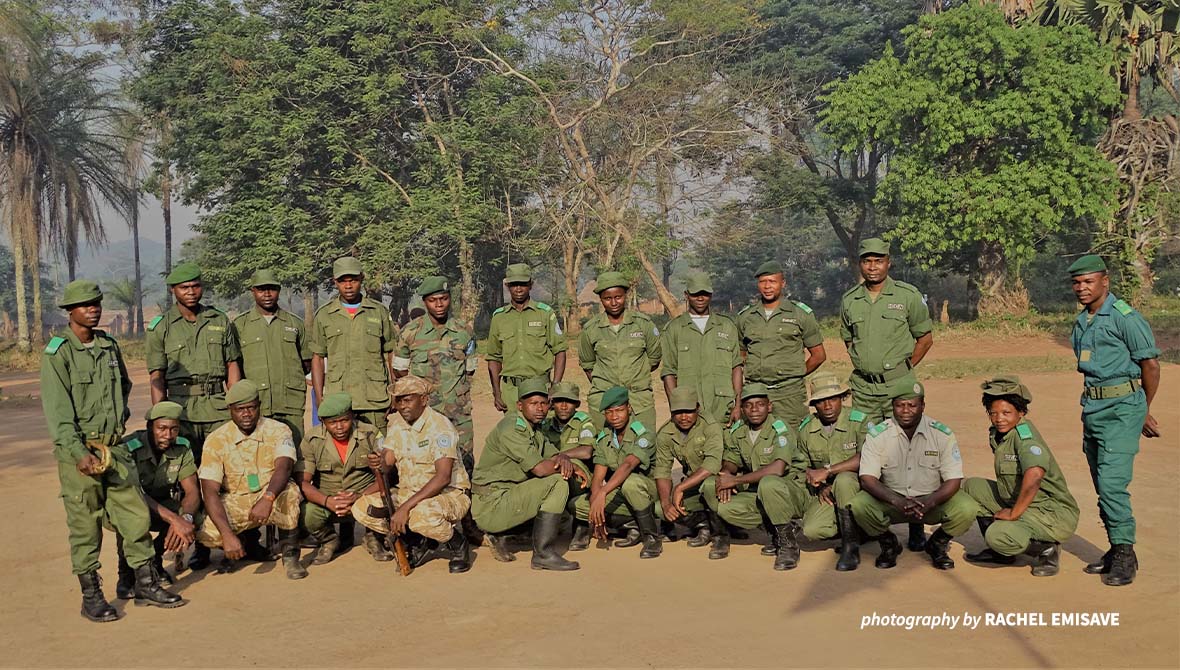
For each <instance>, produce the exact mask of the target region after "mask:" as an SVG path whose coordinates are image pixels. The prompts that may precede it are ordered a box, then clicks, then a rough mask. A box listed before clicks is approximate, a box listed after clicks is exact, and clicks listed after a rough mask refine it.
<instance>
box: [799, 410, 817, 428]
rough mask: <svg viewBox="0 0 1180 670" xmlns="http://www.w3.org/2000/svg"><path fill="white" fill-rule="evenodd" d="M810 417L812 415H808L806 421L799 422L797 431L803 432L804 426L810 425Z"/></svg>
mask: <svg viewBox="0 0 1180 670" xmlns="http://www.w3.org/2000/svg"><path fill="white" fill-rule="evenodd" d="M812 416H814V415H812V414H808V415H807V418H806V419H803V421H801V422H799V430H803V427H804V426H806V425H807V424H809V423H811V417H812Z"/></svg>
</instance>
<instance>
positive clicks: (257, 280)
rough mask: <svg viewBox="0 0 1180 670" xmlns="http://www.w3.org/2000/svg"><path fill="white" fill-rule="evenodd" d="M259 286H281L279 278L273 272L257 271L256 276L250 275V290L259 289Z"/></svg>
mask: <svg viewBox="0 0 1180 670" xmlns="http://www.w3.org/2000/svg"><path fill="white" fill-rule="evenodd" d="M259 286H279V287H281V286H282V284H280V283H279V280H278V278H277V277H275V273H274V271H273V270H255V271H254V274H252V275H250V288H258V287H259Z"/></svg>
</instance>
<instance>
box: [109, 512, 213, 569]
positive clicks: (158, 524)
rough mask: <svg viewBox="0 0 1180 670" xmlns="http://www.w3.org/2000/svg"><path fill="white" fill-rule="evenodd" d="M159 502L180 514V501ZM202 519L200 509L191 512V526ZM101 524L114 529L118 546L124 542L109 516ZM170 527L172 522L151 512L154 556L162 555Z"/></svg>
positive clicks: (203, 519) (195, 526) (201, 521)
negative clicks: (154, 535) (193, 512)
mask: <svg viewBox="0 0 1180 670" xmlns="http://www.w3.org/2000/svg"><path fill="white" fill-rule="evenodd" d="M157 502H159V501H157ZM160 504H162V505H164V507H167V508H168V509H170V510H172V511H173V512H175V513H176V514H180V503H178V502H176V501H174V500H169V501H167V503H166V504H165V503H160ZM204 521H205V513H204V512H203V511H201V510H197V511H196V513H195V514H193V527H194V528H200V527H201V524H202V523H203V522H204ZM102 525H103V527H104V528H106V529H107V530H111V531H115V537H116V538H117V540H118V542H119V546H120V547H121V546H123V544H124V543H123V536H122V535H119V533H118V531H116V530H115V525H114V524H113V523H112V522H111V519H110V517H109V516H108V517H106V518H104V519H103V522H102ZM171 527H172V524H170V523H168V522H167V521H165V520H164V519H163V518H161V517H158V516H156V515H155V514H152V524H151V526H150V530H151V532H153V533H155V534H156V537H155V539H153V540H152V549H153V551H154V552H155V554H156V556H158V557H160V558H163V557H164V540H166V539H168V529H169V528H171Z"/></svg>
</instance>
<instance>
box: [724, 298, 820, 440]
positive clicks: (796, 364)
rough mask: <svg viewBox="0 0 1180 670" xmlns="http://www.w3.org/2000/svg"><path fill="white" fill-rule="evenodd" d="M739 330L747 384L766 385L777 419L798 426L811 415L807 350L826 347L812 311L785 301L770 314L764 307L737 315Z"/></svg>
mask: <svg viewBox="0 0 1180 670" xmlns="http://www.w3.org/2000/svg"><path fill="white" fill-rule="evenodd" d="M737 327H738V331H740V332H741V336H742V349H743V350H745V352H746V369H745V378H746V382H747V383H749V382H760V383H762V384H766V388H767V389H768V390H769V391H770V402H771V404H772V411H773V412H774V414H775V416H777V417H779V418H780V419H782V420H784V421H786V422H787V423H789V424H790V425H792V426H798V425H799V422H800V421H802V420H803V419H804V418H805V417H806V416H807V414H808V412H807V387H806V385H805V384H804V382H803V378H804V376H805V375H804V373H805V371H806V370H807V363H806V354H805V353H804V349H808V348H810V347H814V346H816V345H817V344H823V341H824V336H823V334H822V333H820V330H819V322H817V321H816V320H815V314H814V313H813V312H812V310H811V308H810V307H808V306H807V305H805V304H803V303H801V302H791V301H790V300H787V299H786V298H784V299H782V300H781V301H779V304H778V307H776V308H775V309H774V311H773V312H771V313H770V314H769V315H768V314H766V310H764V309H763V308H762V305H761V304H760V303H759V304H754V305H748V306H746V307H745V308H743V309H742V311H740V312H738V316H737Z"/></svg>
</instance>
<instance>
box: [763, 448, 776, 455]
mask: <svg viewBox="0 0 1180 670" xmlns="http://www.w3.org/2000/svg"><path fill="white" fill-rule="evenodd" d="M773 450H774V447H763V448H762V453H764V454H769V453H770V452H771V451H773Z"/></svg>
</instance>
